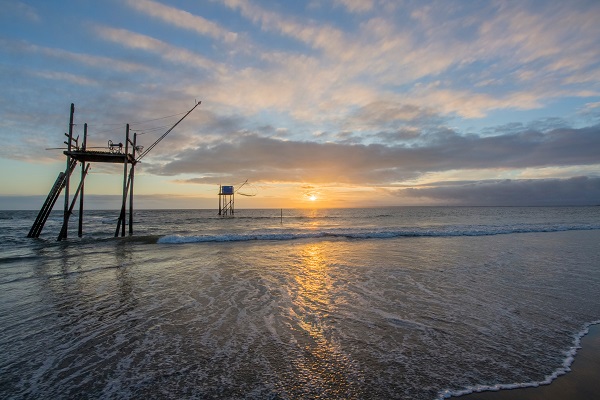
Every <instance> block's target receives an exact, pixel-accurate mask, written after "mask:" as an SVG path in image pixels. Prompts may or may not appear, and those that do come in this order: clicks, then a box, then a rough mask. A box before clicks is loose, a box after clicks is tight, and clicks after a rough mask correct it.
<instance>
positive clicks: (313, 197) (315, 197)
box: [308, 194, 317, 201]
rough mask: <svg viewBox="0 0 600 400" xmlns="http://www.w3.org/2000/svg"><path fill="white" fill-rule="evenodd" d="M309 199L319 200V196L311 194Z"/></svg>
mask: <svg viewBox="0 0 600 400" xmlns="http://www.w3.org/2000/svg"><path fill="white" fill-rule="evenodd" d="M308 199H309V200H310V201H316V200H317V196H315V195H314V194H311V195H310V196H308Z"/></svg>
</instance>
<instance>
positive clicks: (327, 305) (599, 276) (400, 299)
mask: <svg viewBox="0 0 600 400" xmlns="http://www.w3.org/2000/svg"><path fill="white" fill-rule="evenodd" d="M36 215H37V211H0V398H2V399H82V398H85V399H140V398H144V399H431V400H433V399H445V398H451V397H452V398H454V397H459V396H460V395H464V394H468V393H471V392H476V391H483V390H498V389H508V388H517V387H529V386H537V385H541V384H548V383H550V382H552V381H553V380H554V379H555V378H556V377H558V376H560V375H562V374H565V373H568V371H569V369H570V365H571V363H572V362H573V359H574V358H576V357H577V350H578V349H579V348H580V339H581V337H582V336H583V335H585V333H586V332H587V331H588V328H589V327H590V326H591V325H593V324H598V323H600V296H599V295H598V293H600V207H391V208H366V209H282V210H280V209H268V210H247V209H238V210H236V213H235V216H234V217H220V216H218V215H217V211H216V210H135V212H134V225H133V227H132V228H133V235H132V236H129V235H127V236H125V237H114V233H115V229H116V222H117V219H118V211H114V210H112V211H85V213H84V215H83V237H82V238H79V237H78V235H77V213H75V214H74V216H73V218H72V219H71V221H70V225H69V237H68V239H67V240H63V241H57V240H56V238H57V236H58V234H59V231H60V227H61V224H62V213H61V212H53V213H52V215H51V217H50V219H49V221H48V222H47V224H46V226H45V228H44V231H43V232H42V235H41V236H40V238H37V239H31V238H27V237H26V236H27V233H28V231H29V229H30V228H31V225H32V223H33V221H34V220H35V217H36Z"/></svg>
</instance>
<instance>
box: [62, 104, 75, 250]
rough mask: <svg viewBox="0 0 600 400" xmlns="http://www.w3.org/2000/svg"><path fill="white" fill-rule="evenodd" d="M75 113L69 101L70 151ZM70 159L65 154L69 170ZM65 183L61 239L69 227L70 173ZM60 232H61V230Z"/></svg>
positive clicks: (68, 141) (68, 147) (68, 145)
mask: <svg viewBox="0 0 600 400" xmlns="http://www.w3.org/2000/svg"><path fill="white" fill-rule="evenodd" d="M74 114H75V104H73V103H71V114H70V117H69V135H68V140H67V149H68V151H71V142H72V141H73V115H74ZM70 161H71V156H67V171H68V170H69V166H70ZM66 179H67V181H66V183H65V210H64V214H63V227H64V236H63V237H62V239H66V238H67V232H68V228H69V181H70V180H71V175H70V174H68V173H67V176H66ZM61 234H63V233H62V232H61Z"/></svg>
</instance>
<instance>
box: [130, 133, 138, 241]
mask: <svg viewBox="0 0 600 400" xmlns="http://www.w3.org/2000/svg"><path fill="white" fill-rule="evenodd" d="M136 142H137V132H135V133H134V134H133V143H132V146H133V149H132V150H131V157H132V159H133V161H132V163H131V170H130V172H129V176H130V178H129V179H130V180H131V187H130V188H129V235H130V236H131V235H133V178H134V176H135V150H136V148H135V145H136Z"/></svg>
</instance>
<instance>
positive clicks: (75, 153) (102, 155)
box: [63, 150, 136, 164]
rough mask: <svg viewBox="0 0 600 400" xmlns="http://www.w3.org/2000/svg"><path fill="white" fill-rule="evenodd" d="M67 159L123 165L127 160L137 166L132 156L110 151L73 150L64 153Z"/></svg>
mask: <svg viewBox="0 0 600 400" xmlns="http://www.w3.org/2000/svg"><path fill="white" fill-rule="evenodd" d="M63 153H64V154H65V155H66V156H67V157H71V158H74V159H75V160H77V161H80V162H104V163H115V164H123V163H124V162H125V160H127V163H128V164H135V163H136V161H135V158H133V155H132V154H124V153H113V152H110V151H80V150H72V151H65V152H63Z"/></svg>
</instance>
